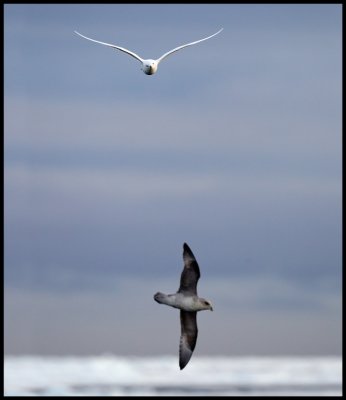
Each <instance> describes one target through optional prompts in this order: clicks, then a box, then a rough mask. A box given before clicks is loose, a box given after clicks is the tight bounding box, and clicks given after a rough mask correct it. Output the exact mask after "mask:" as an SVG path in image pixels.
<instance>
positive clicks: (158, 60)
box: [156, 28, 223, 63]
mask: <svg viewBox="0 0 346 400" xmlns="http://www.w3.org/2000/svg"><path fill="white" fill-rule="evenodd" d="M222 30H223V28H221V29H220V30H219V31H217V32H216V33H214V34H213V35H211V36H208V37H206V38H204V39H200V40H196V41H195V42H191V43H187V44H183V45H182V46H179V47H176V48H175V49H173V50H170V51H168V52H167V53H165V54H164V55H162V56H161V57H160V58H159V59H157V60H156V61H157V63H159V62H161V61H162V60H163V59H164V58H166V57H167V56H169V55H171V54H173V53H175V52H176V51H178V50H181V49H183V48H184V47H187V46H192V45H193V44H196V43H199V42H203V41H204V40H207V39H210V38H212V37H213V36H215V35H217V34H218V33H220V32H221V31H222Z"/></svg>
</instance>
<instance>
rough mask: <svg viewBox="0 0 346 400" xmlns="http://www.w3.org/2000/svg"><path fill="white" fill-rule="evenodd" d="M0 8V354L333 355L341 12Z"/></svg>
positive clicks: (315, 8)
mask: <svg viewBox="0 0 346 400" xmlns="http://www.w3.org/2000/svg"><path fill="white" fill-rule="evenodd" d="M4 9H5V18H4V21H5V27H4V34H5V37H4V56H5V61H4V68H5V80H4V84H5V139H4V143H5V351H6V352H7V353H9V354H22V353H30V354H36V353H37V354H98V353H102V352H112V353H115V354H138V355H150V354H164V353H166V354H168V353H172V354H175V353H176V352H177V346H178V342H179V330H180V327H179V313H178V312H177V310H173V309H169V308H168V307H163V306H159V305H158V304H156V303H155V302H154V301H153V298H152V296H153V294H154V293H155V292H156V291H158V290H160V291H163V292H168V293H172V292H175V291H176V290H177V288H178V286H179V279H180V273H181V270H182V265H183V264H182V245H183V242H187V243H188V244H189V245H190V247H191V248H192V250H193V252H194V253H195V256H196V258H197V260H198V261H199V264H200V268H201V273H202V277H201V280H200V282H199V294H200V295H201V296H203V297H206V298H208V299H210V300H211V301H212V303H213V305H214V310H215V311H214V313H207V312H206V313H199V316H198V321H199V339H198V344H197V347H196V355H198V354H200V355H203V354H210V355H213V354H217V355H220V354H229V355H242V354H244V355H273V354H279V355H280V354H283V355H291V354H292V355H293V354H319V355H320V354H340V353H341V93H342V92H341V55H342V52H341V5H294V4H292V5H274V6H272V5H182V4H173V5H154V4H152V5H138V4H136V5H63V4H62V5H40V4H37V5H8V4H7V5H5V8H4ZM221 27H223V28H224V30H223V31H222V33H220V34H219V35H218V36H216V37H214V38H212V39H210V40H208V41H206V42H203V43H200V44H198V45H196V46H192V47H189V48H187V49H184V50H182V51H180V52H177V53H175V55H172V56H171V57H169V58H167V59H166V60H165V61H164V62H162V64H160V66H159V69H158V72H157V73H156V74H155V75H153V76H146V75H144V74H143V72H142V71H141V70H140V64H139V63H138V62H137V61H136V60H134V59H133V58H132V57H129V56H128V55H125V54H123V53H122V52H120V51H115V50H113V49H110V48H107V47H105V46H101V45H97V44H95V43H92V42H89V41H86V40H84V39H82V38H80V37H78V36H77V35H75V34H74V33H73V31H74V30H78V31H79V32H81V33H82V34H84V35H86V36H90V37H92V38H95V39H97V40H100V41H104V42H110V43H114V44H117V45H120V46H123V47H126V48H129V49H130V50H132V51H134V52H136V53H138V54H139V55H140V56H143V57H145V58H157V57H159V56H160V55H162V54H163V53H165V52H166V51H168V50H170V49H172V48H174V47H176V46H178V45H180V44H183V43H186V42H190V41H194V40H197V39H199V38H202V37H205V36H208V35H210V34H212V33H214V32H216V31H217V30H219V29H220V28H221ZM138 332H141V333H142V334H141V335H138ZM212 339H213V340H212ZM215 339H217V340H215Z"/></svg>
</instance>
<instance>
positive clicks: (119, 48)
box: [74, 31, 143, 62]
mask: <svg viewBox="0 0 346 400" xmlns="http://www.w3.org/2000/svg"><path fill="white" fill-rule="evenodd" d="M74 32H75V33H76V34H77V35H79V36H81V37H83V38H84V39H88V40H91V41H92V42H95V43H100V44H103V45H105V46H109V47H113V48H114V49H118V50H120V51H123V52H124V53H127V54H129V55H130V56H132V57H133V58H136V59H137V60H138V61H140V62H143V59H142V58H141V57H139V55H137V54H136V53H134V52H133V51H130V50H127V49H125V48H124V47H120V46H115V45H114V44H110V43H104V42H100V41H98V40H94V39H90V38H88V37H86V36H84V35H82V34H81V33H79V32H77V31H74Z"/></svg>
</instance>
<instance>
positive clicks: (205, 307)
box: [199, 298, 213, 311]
mask: <svg viewBox="0 0 346 400" xmlns="http://www.w3.org/2000/svg"><path fill="white" fill-rule="evenodd" d="M199 300H200V303H201V305H202V307H203V310H210V311H213V306H212V304H211V302H210V301H209V300H206V299H202V298H200V299H199Z"/></svg>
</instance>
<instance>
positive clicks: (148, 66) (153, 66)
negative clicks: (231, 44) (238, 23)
mask: <svg viewBox="0 0 346 400" xmlns="http://www.w3.org/2000/svg"><path fill="white" fill-rule="evenodd" d="M222 30H223V28H221V29H220V30H219V31H218V32H216V33H214V34H213V35H211V36H208V37H206V38H204V39H200V40H196V41H195V42H191V43H187V44H183V45H182V46H178V47H175V48H174V49H173V50H170V51H167V53H165V54H163V55H162V56H161V57H160V58H158V59H156V60H152V59H147V60H145V59H144V58H142V57H140V56H139V55H138V54H136V53H134V52H133V51H130V50H127V49H125V48H124V47H120V46H116V45H114V44H110V43H104V42H100V41H98V40H94V39H91V38H89V37H87V36H84V35H82V34H81V33H79V32H77V31H74V32H75V33H76V34H77V35H79V36H81V37H83V38H84V39H88V40H91V41H92V42H96V43H100V44H103V45H105V46H109V47H113V48H114V49H118V50H120V51H123V52H124V53H127V54H129V55H130V56H132V57H133V58H135V59H136V60H138V61H140V62H141V64H142V67H141V69H142V71H143V72H144V73H145V74H146V75H153V74H155V72H156V71H157V68H158V65H159V63H160V62H161V61H162V60H163V59H165V58H166V57H168V56H169V55H171V54H173V53H175V52H176V51H178V50H181V49H183V48H184V47H187V46H192V45H193V44H197V43H199V42H203V41H204V40H207V39H210V38H212V37H213V36H215V35H217V34H218V33H220V32H221V31H222Z"/></svg>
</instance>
